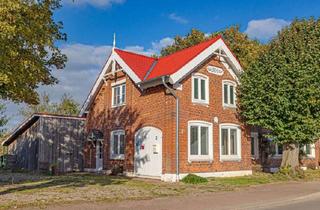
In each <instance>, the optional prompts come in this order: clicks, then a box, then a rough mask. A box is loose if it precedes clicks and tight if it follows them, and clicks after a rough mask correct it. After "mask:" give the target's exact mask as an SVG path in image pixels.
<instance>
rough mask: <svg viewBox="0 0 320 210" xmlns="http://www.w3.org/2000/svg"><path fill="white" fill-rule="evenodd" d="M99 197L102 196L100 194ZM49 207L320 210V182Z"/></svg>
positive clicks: (57, 209)
mask: <svg viewBox="0 0 320 210" xmlns="http://www.w3.org/2000/svg"><path fill="white" fill-rule="evenodd" d="M97 196H99V195H97ZM48 209H50V210H61V209H67V210H87V209H92V210H171V209H173V210H211V209H213V210H231V209H232V210H234V209H235V210H259V209H261V210H262V209H269V210H285V209H290V210H309V209H310V210H313V209H316V210H320V182H319V181H318V182H291V183H283V184H268V185H259V186H254V187H248V188H242V189H239V190H237V191H231V192H218V193H206V194H201V195H199V194H197V195H185V196H180V197H164V198H158V199H152V200H137V201H121V202H117V203H102V202H101V203H88V202H87V203H81V204H76V205H63V206H51V207H49V208H48Z"/></svg>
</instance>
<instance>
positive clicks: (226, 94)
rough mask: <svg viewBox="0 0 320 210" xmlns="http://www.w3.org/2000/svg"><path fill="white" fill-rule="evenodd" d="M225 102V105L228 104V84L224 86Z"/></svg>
mask: <svg viewBox="0 0 320 210" xmlns="http://www.w3.org/2000/svg"><path fill="white" fill-rule="evenodd" d="M223 102H224V103H225V104H228V85H227V84H224V85H223Z"/></svg>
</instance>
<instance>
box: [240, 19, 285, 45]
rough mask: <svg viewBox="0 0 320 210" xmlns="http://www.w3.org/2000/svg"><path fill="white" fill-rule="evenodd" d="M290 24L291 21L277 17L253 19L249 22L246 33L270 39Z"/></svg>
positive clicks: (261, 39) (258, 37)
mask: <svg viewBox="0 0 320 210" xmlns="http://www.w3.org/2000/svg"><path fill="white" fill-rule="evenodd" d="M289 24H290V21H286V20H283V19H276V18H267V19H261V20H251V21H249V23H248V27H247V29H246V30H245V33H246V34H248V36H249V37H250V38H252V39H258V40H260V41H263V42H265V41H269V40H270V39H271V38H273V37H274V36H275V35H277V32H278V31H280V30H281V29H282V28H283V27H285V26H287V25H289Z"/></svg>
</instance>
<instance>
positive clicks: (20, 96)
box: [0, 0, 66, 104]
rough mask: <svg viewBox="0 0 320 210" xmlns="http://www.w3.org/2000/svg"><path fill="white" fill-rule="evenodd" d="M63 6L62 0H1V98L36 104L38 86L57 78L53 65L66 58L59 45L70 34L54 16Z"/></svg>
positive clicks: (60, 64) (58, 67)
mask: <svg viewBox="0 0 320 210" xmlns="http://www.w3.org/2000/svg"><path fill="white" fill-rule="evenodd" d="M60 6H61V5H60V0H38V1H34V0H19V1H12V0H1V3H0V31H1V33H0V99H5V100H7V99H9V100H12V101H14V102H26V103H28V104H30V103H31V104H36V103H38V94H37V92H36V91H35V90H36V88H37V87H38V86H39V85H50V84H55V83H56V82H57V80H56V79H55V78H54V77H53V76H52V75H51V69H53V68H56V69H62V68H64V66H65V62H66V56H65V55H64V54H62V53H61V51H60V50H59V49H58V47H56V43H57V41H60V40H66V34H64V33H62V32H61V29H62V23H61V22H55V21H54V20H53V11H54V10H56V9H58V8H59V7H60Z"/></svg>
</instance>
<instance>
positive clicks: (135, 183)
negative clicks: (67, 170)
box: [0, 170, 320, 210]
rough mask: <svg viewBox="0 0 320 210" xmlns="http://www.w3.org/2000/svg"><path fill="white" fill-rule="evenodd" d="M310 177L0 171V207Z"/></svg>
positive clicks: (319, 174)
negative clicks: (159, 177) (197, 179)
mask: <svg viewBox="0 0 320 210" xmlns="http://www.w3.org/2000/svg"><path fill="white" fill-rule="evenodd" d="M12 178H13V179H12ZM312 180H320V170H310V171H306V172H305V176H304V177H302V178H301V177H300V178H299V177H290V176H287V175H284V174H280V173H278V174H266V173H255V174H254V175H252V176H244V177H232V178H210V179H208V182H205V183H201V184H185V183H182V182H180V183H164V182H160V181H156V180H144V179H136V178H134V179H133V178H126V177H115V176H105V175H96V174H88V173H76V174H69V175H64V176H45V175H36V174H26V173H14V174H11V173H8V172H2V171H0V197H1V199H0V209H1V210H2V209H8V208H19V207H29V206H37V207H45V206H47V205H53V204H55V203H59V204H61V203H73V202H88V201H103V202H112V201H121V200H128V199H131V200H133V199H135V200H136V199H150V198H155V197H162V196H180V195H185V194H189V193H192V194H197V193H204V192H217V191H229V190H235V189H238V188H241V187H249V186H252V185H261V184H268V183H280V182H288V181H312ZM97 195H99V196H97Z"/></svg>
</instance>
